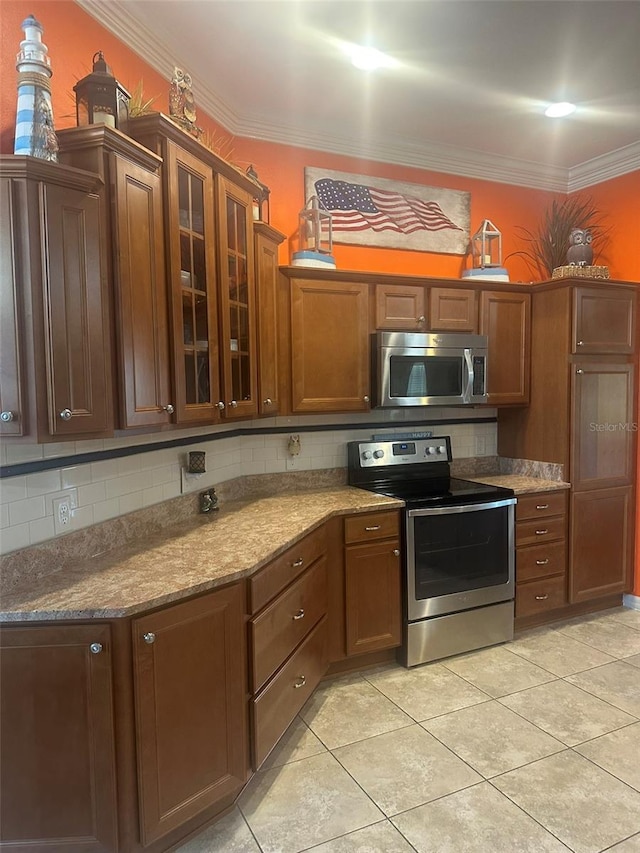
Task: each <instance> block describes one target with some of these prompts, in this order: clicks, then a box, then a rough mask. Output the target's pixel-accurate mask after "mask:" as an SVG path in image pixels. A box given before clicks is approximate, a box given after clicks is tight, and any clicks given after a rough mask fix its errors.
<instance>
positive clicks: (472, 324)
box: [429, 287, 478, 332]
mask: <svg viewBox="0 0 640 853" xmlns="http://www.w3.org/2000/svg"><path fill="white" fill-rule="evenodd" d="M477 328H478V302H477V298H476V292H475V290H463V289H462V288H460V289H458V288H457V287H431V288H430V289H429V329H431V330H432V331H434V332H475V331H476V329H477Z"/></svg>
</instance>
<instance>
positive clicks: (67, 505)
mask: <svg viewBox="0 0 640 853" xmlns="http://www.w3.org/2000/svg"><path fill="white" fill-rule="evenodd" d="M52 505H53V527H54V530H55V531H56V533H66V532H67V531H68V530H70V529H71V496H70V495H64V496H63V497H61V498H57V499H56V500H54V501H53V504H52Z"/></svg>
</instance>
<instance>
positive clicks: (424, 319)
mask: <svg viewBox="0 0 640 853" xmlns="http://www.w3.org/2000/svg"><path fill="white" fill-rule="evenodd" d="M426 322H427V318H426V317H425V316H424V314H421V315H420V316H419V317H418V325H419V326H422V325H423V324H424V323H426Z"/></svg>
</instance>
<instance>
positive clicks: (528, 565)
mask: <svg viewBox="0 0 640 853" xmlns="http://www.w3.org/2000/svg"><path fill="white" fill-rule="evenodd" d="M566 570H567V549H566V545H565V542H564V540H559V541H556V542H543V543H542V544H540V545H526V546H525V547H524V548H518V550H517V552H516V580H517V581H518V582H519V583H521V582H522V581H532V580H535V579H536V578H547V577H550V576H551V575H563V574H565V572H566Z"/></svg>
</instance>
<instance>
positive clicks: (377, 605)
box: [344, 512, 402, 655]
mask: <svg viewBox="0 0 640 853" xmlns="http://www.w3.org/2000/svg"><path fill="white" fill-rule="evenodd" d="M344 541H345V624H346V653H347V655H360V654H364V653H366V652H375V651H380V650H381V649H390V648H394V647H396V646H399V645H400V644H401V642H402V621H401V610H400V608H401V577H400V573H401V561H400V527H399V517H398V513H397V512H378V513H368V514H366V515H359V516H350V517H348V518H345V522H344Z"/></svg>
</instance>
